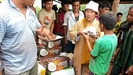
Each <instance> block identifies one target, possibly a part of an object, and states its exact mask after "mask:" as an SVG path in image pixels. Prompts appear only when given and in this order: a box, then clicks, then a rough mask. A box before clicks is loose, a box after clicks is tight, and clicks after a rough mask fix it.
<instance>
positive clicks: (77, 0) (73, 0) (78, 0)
mask: <svg viewBox="0 0 133 75" xmlns="http://www.w3.org/2000/svg"><path fill="white" fill-rule="evenodd" d="M74 2H80V0H72V3H74Z"/></svg>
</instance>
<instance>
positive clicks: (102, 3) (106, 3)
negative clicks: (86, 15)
mask: <svg viewBox="0 0 133 75" xmlns="http://www.w3.org/2000/svg"><path fill="white" fill-rule="evenodd" d="M99 8H109V10H111V5H110V3H109V2H107V1H102V2H100V3H99Z"/></svg>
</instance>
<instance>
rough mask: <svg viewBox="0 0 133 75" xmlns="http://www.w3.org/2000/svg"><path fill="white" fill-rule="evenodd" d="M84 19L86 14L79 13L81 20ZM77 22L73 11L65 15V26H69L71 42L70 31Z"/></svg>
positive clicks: (68, 35)
mask: <svg viewBox="0 0 133 75" xmlns="http://www.w3.org/2000/svg"><path fill="white" fill-rule="evenodd" d="M82 18H84V14H83V12H82V11H79V20H80V19H82ZM76 22H77V21H76V19H75V16H74V13H73V11H69V12H67V13H65V16H64V23H63V25H64V26H67V39H68V40H69V41H71V40H70V34H69V30H70V29H71V28H72V27H73V26H74V25H75V23H76Z"/></svg>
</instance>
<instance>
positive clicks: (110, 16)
mask: <svg viewBox="0 0 133 75" xmlns="http://www.w3.org/2000/svg"><path fill="white" fill-rule="evenodd" d="M99 21H100V23H102V24H103V25H104V27H105V29H107V30H112V29H113V28H114V27H115V25H116V22H117V17H116V15H115V14H114V13H113V12H106V13H104V14H102V15H101V16H100V18H99Z"/></svg>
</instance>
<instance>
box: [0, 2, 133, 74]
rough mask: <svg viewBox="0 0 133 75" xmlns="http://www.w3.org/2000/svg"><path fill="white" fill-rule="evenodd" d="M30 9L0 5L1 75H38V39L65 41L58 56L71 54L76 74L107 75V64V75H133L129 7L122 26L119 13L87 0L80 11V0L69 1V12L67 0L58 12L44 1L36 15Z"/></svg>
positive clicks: (27, 5) (132, 11) (16, 4)
mask: <svg viewBox="0 0 133 75" xmlns="http://www.w3.org/2000/svg"><path fill="white" fill-rule="evenodd" d="M33 4H34V0H4V1H3V2H2V3H1V4H0V10H1V11H0V75H38V74H37V73H38V67H37V66H38V64H37V51H38V49H37V43H36V42H38V40H36V39H38V37H37V36H38V35H39V36H43V37H47V38H48V39H53V38H54V36H55V35H60V36H63V37H65V39H64V43H63V50H62V52H66V53H72V54H73V59H72V60H73V67H74V71H75V75H106V74H107V73H108V71H109V68H110V66H111V65H110V64H111V63H112V64H113V65H112V68H111V71H110V73H109V74H110V75H119V74H122V75H133V6H131V7H130V8H129V11H128V14H127V20H126V21H124V22H122V21H121V19H122V16H123V14H122V13H121V12H118V13H117V14H115V13H113V12H111V5H110V3H109V2H107V1H102V2H99V3H97V2H94V1H90V2H89V3H88V4H86V8H85V9H84V11H80V0H72V3H71V5H72V10H69V4H70V3H68V2H67V1H64V2H62V3H61V5H62V8H60V9H59V10H58V8H57V7H56V5H53V0H44V1H43V5H44V7H43V8H42V9H41V10H40V11H39V13H38V16H36V15H35V13H36V10H35V8H34V7H33ZM3 7H4V8H3ZM57 10H58V12H57Z"/></svg>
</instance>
